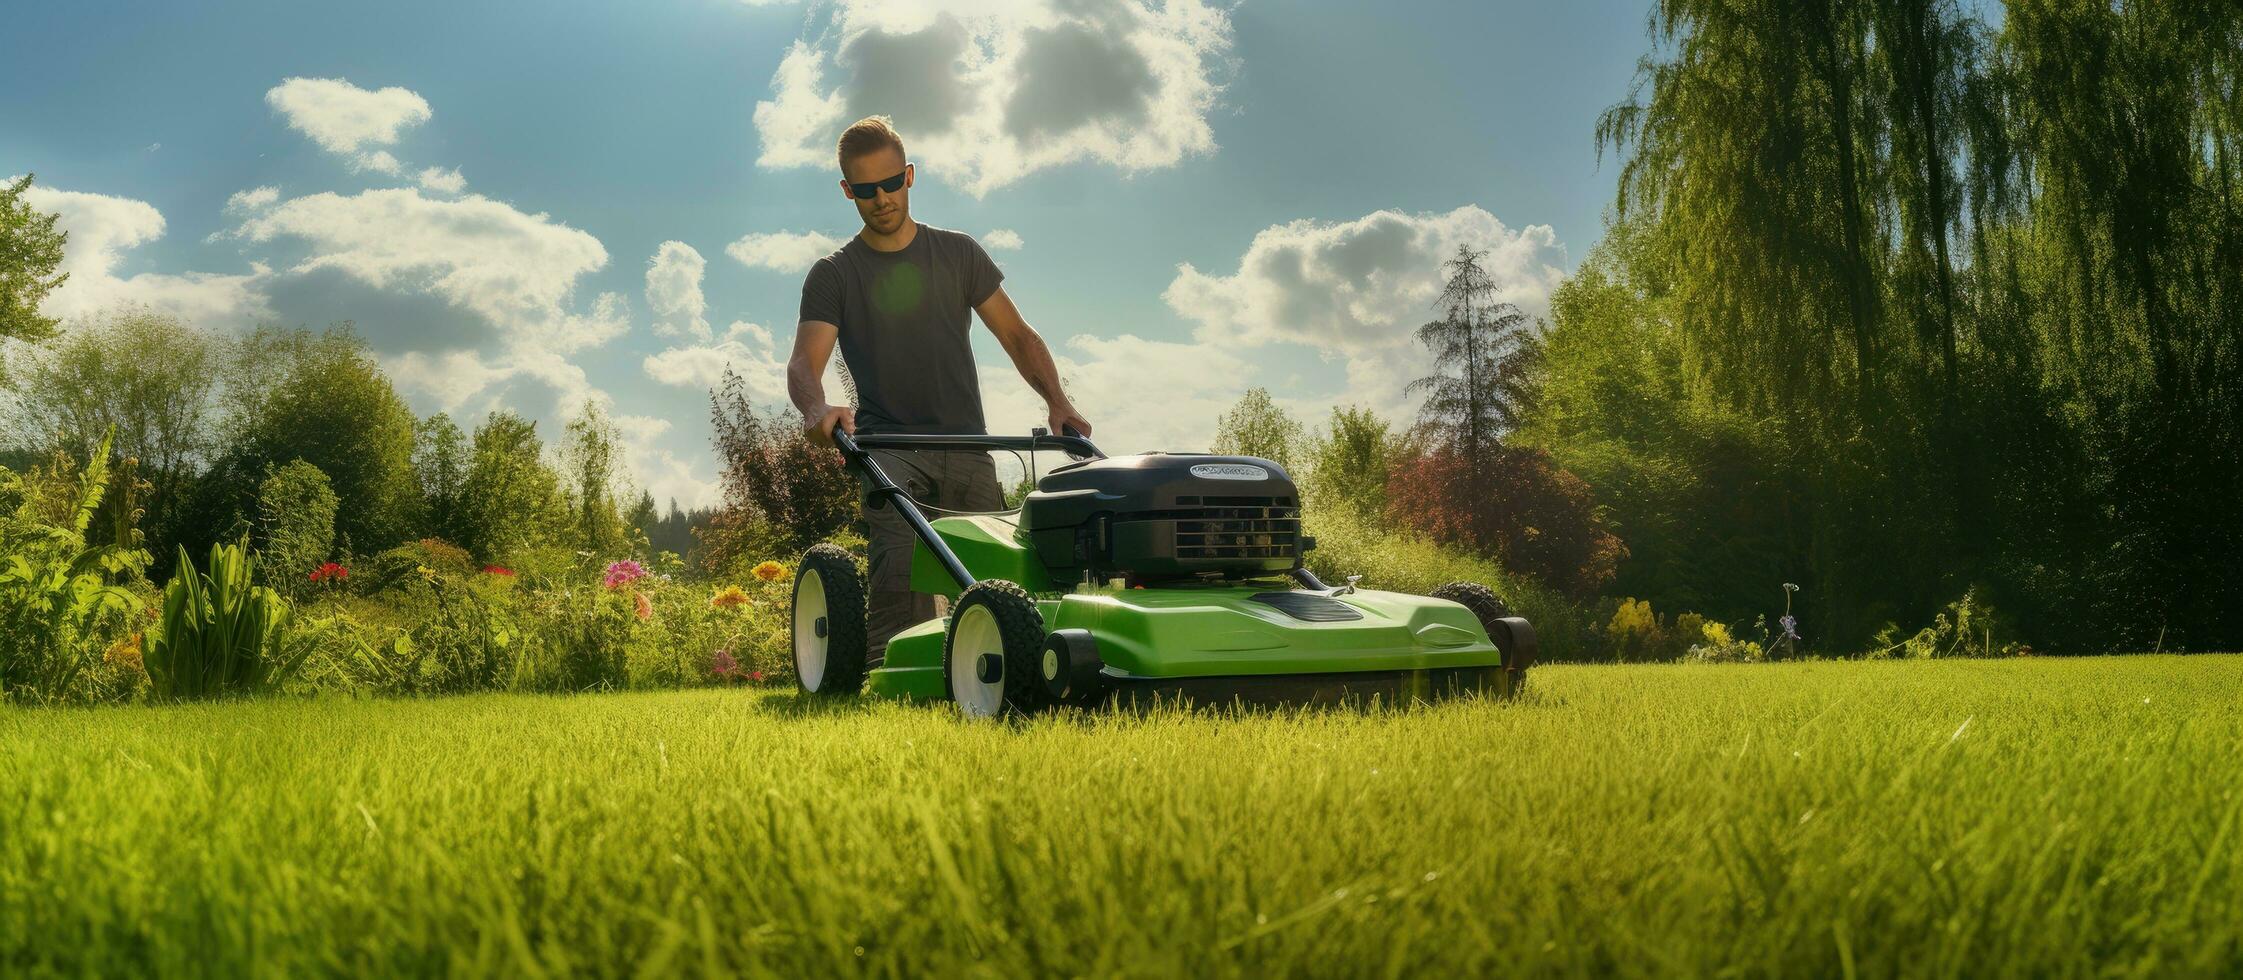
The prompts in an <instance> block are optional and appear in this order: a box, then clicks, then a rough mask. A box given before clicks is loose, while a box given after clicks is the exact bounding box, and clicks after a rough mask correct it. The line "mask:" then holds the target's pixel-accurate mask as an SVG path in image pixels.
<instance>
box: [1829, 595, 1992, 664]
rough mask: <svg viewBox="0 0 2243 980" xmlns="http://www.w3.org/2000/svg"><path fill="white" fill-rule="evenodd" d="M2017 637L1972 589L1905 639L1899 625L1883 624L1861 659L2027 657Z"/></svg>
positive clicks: (1933, 615)
mask: <svg viewBox="0 0 2243 980" xmlns="http://www.w3.org/2000/svg"><path fill="white" fill-rule="evenodd" d="M2016 635H2017V634H2016V633H2015V632H2013V631H2011V630H2010V629H2009V627H2008V625H2007V624H2006V623H2004V622H2003V621H2002V618H2001V615H2000V614H1999V613H1997V612H1995V611H1994V608H1993V607H1992V606H1990V605H1987V604H1986V601H1985V600H1983V599H1980V598H1979V597H1978V590H1977V589H1976V588H1971V589H1966V590H1964V592H1963V594H1962V597H1961V598H1959V599H1956V600H1955V601H1953V602H1950V603H1948V604H1947V605H1946V606H1945V607H1944V608H1942V609H1941V610H1940V611H1939V612H1937V613H1934V614H1932V623H1931V625H1930V626H1926V627H1924V628H1923V629H1920V630H1917V631H1916V632H1915V633H1913V634H1911V635H1909V636H1908V637H1907V638H1906V639H1900V638H1899V636H1900V627H1899V625H1898V624H1894V623H1886V624H1885V627H1884V628H1883V629H1881V630H1878V631H1877V636H1876V638H1875V639H1873V640H1871V641H1870V642H1871V643H1872V644H1873V647H1872V649H1871V650H1870V651H1869V652H1868V653H1866V654H1863V656H1865V657H1868V658H1870V659H1873V660H1874V659H1881V658H1885V657H1892V656H1901V657H1914V658H1926V659H1928V658H1931V657H2014V656H2019V655H2021V654H2025V653H2030V652H2031V648H2030V647H2027V646H2026V645H2024V644H2023V643H2019V642H2017V641H2016V640H2015V639H2014V637H2015V636H2016Z"/></svg>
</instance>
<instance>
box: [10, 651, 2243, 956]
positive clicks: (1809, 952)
mask: <svg viewBox="0 0 2243 980" xmlns="http://www.w3.org/2000/svg"><path fill="white" fill-rule="evenodd" d="M2239 810H2243V658H2237V657H2213V656H2198V657H2138V658H2121V659H2096V660H2021V661H2005V662H1934V663H1811V664H1791V665H1772V666H1752V667H1684V666H1622V667H1548V668H1541V669H1538V670H1537V672H1536V674H1535V675H1534V678H1533V682H1532V685H1531V689H1530V691H1529V693H1528V694H1527V695H1525V696H1524V697H1522V698H1521V699H1519V700H1518V701H1515V702H1512V703H1491V702H1462V703H1451V704H1447V705H1443V706H1439V707H1434V708H1426V709H1419V710H1414V711H1407V712H1385V713H1364V712H1315V713H1295V714H1280V715H1266V714H1265V715H1259V716H1233V715H1226V714H1197V715H1193V714H1179V713H1165V714H1152V715H1135V716H1098V717H1087V718H1086V717H1079V716H1078V717H1065V718H1055V719H1045V720H1038V721H1035V722H1033V723H1030V724H1026V725H1022V726H1013V727H1008V726H1005V725H1000V724H988V723H969V722H966V721H963V720H961V719H959V718H957V717H955V716H954V715H953V714H952V713H951V712H950V711H948V710H944V709H939V708H936V709H930V708H926V707H917V708H914V707H906V706H899V705H844V706H841V707H838V708H805V707H804V706H802V705H800V704H799V703H798V702H797V701H796V699H795V697H794V696H793V695H792V694H791V693H747V692H741V691H696V692H684V693H667V694H629V695H615V696H582V697H526V696H484V697H471V698H461V699H453V700H422V701H309V702H295V701H281V702H263V703H247V704H225V705H210V706H190V707H175V708H161V709H150V708H127V709H104V710H27V709H0V973H4V974H11V975H20V974H23V973H27V972H29V973H44V972H60V973H72V974H77V973H102V974H109V975H135V974H141V973H144V972H147V971H157V972H161V973H167V974H174V973H185V974H223V975H242V974H263V975H301V974H305V973H367V972H372V973H396V972H407V973H434V972H475V973H505V974H537V973H591V974H632V973H653V974H677V973H702V972H710V973H755V974H779V975H788V976H818V975H827V974H831V973H835V972H840V973H860V972H862V973H874V974H891V975H892V974H903V973H919V972H934V973H938V974H941V975H980V974H990V975H1021V974H1038V975H1042V974H1093V975H1103V974H1131V975H1145V976H1173V975H1179V974H1188V975H1215V976H1240V975H1254V976H1259V975H1262V974H1264V973H1269V972H1272V971H1275V972H1277V973H1281V974H1311V975H1326V976H1369V975H1398V974H1399V975H1428V976H1445V975H1463V974H1490V973H1516V972H1528V973H1584V972H1594V973H1626V974H1638V973H1649V974H1677V973H1680V974H1714V973H1742V974H1764V973H1777V974H1785V975H1794V976H1798V975H1817V976H1839V975H1846V974H1861V975H1870V976H1874V975H1891V974H1894V973H1907V974H1924V975H1953V976H1986V975H2006V974H2021V975H2051V974H2085V973H2097V974H2101V973H2112V974H2133V975H2157V976H2171V975H2186V974H2225V975H2230V976H2232V975H2235V974H2236V973H2237V972H2238V971H2239V970H2243V946H2239V937H2243V827H2238V814H2239Z"/></svg>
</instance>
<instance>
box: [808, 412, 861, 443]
mask: <svg viewBox="0 0 2243 980" xmlns="http://www.w3.org/2000/svg"><path fill="white" fill-rule="evenodd" d="M834 426H840V427H841V431H843V432H846V433H848V434H850V435H856V434H857V410H856V409H854V408H850V407H848V406H846V405H828V406H826V410H825V411H823V412H820V413H818V414H817V415H816V416H807V415H806V416H803V419H802V431H803V432H805V433H807V434H808V435H809V436H810V441H811V442H814V443H817V444H818V445H821V446H825V447H827V448H829V449H830V448H832V447H833V429H834Z"/></svg>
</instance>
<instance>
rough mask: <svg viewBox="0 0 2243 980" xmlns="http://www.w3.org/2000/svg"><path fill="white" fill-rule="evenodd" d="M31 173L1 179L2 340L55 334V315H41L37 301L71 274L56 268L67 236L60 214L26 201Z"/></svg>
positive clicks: (0, 311) (32, 339)
mask: <svg viewBox="0 0 2243 980" xmlns="http://www.w3.org/2000/svg"><path fill="white" fill-rule="evenodd" d="M31 178H32V175H31V174H24V175H23V176H21V177H18V178H16V179H15V180H14V181H12V182H0V341H8V340H22V341H27V342H31V343H37V342H38V341H42V340H45V339H47V338H48V337H52V336H54V332H55V320H54V318H52V317H45V316H40V315H39V304H40V302H41V301H43V300H45V299H46V298H47V293H48V292H50V291H52V290H53V289H54V288H55V287H56V286H60V285H62V281H63V280H64V279H68V278H70V274H69V273H67V272H62V273H58V272H56V271H55V269H56V267H58V266H60V265H62V245H63V242H64V241H66V240H68V238H69V235H68V234H67V233H65V232H61V231H57V230H55V219H56V218H58V217H60V216H59V215H52V214H46V213H44V212H41V211H38V210H35V209H33V208H32V207H31V204H30V202H28V201H26V200H24V192H25V191H28V190H30V189H31Z"/></svg>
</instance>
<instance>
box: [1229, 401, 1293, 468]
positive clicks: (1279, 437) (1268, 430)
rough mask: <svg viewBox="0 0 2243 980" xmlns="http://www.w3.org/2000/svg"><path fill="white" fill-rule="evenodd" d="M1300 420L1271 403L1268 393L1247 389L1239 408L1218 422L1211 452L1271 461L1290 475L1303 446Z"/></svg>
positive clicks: (1239, 402) (1235, 408)
mask: <svg viewBox="0 0 2243 980" xmlns="http://www.w3.org/2000/svg"><path fill="white" fill-rule="evenodd" d="M1304 441H1305V440H1304V438H1303V435H1302V429H1301V423H1300V420H1298V419H1295V418H1294V417H1293V416H1292V415H1291V414H1290V413H1288V412H1286V411H1285V410H1284V409H1282V408H1279V407H1278V406H1277V403H1276V402H1274V401H1271V400H1270V397H1269V389H1267V388H1261V387H1254V388H1248V389H1246V394H1245V395H1243V396H1240V398H1239V399H1238V404H1236V405H1232V406H1231V410H1230V411H1228V412H1224V413H1223V415H1222V417H1221V418H1220V419H1217V420H1216V422H1215V444H1214V445H1212V446H1210V447H1208V451H1210V452H1215V453H1222V454H1225V455H1231V456H1254V457H1259V458H1261V459H1266V460H1269V461H1270V462H1272V463H1276V464H1277V465H1279V466H1282V467H1285V469H1286V470H1287V471H1288V472H1290V471H1291V470H1292V469H1293V464H1294V462H1295V461H1296V457H1297V456H1299V454H1300V450H1301V448H1302V443H1303V442H1304Z"/></svg>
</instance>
